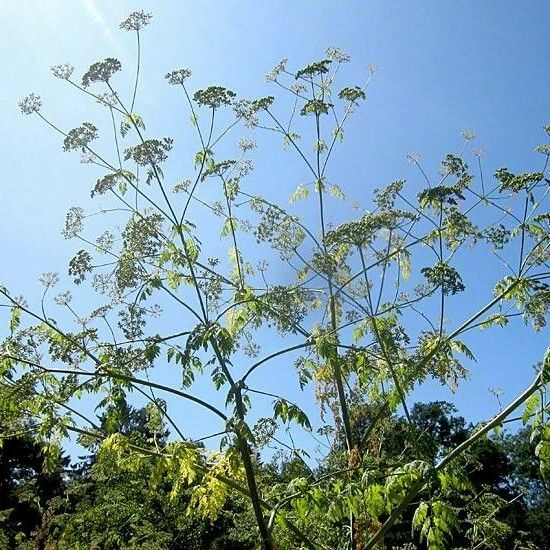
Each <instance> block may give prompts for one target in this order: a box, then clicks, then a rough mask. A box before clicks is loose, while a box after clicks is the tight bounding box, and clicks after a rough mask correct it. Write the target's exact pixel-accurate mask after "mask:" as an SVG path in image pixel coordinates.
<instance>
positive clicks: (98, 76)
mask: <svg viewBox="0 0 550 550" xmlns="http://www.w3.org/2000/svg"><path fill="white" fill-rule="evenodd" d="M121 68H122V65H121V64H120V61H119V60H118V59H115V58H113V57H108V58H107V59H104V60H103V61H98V62H97V63H94V64H93V65H91V66H90V68H89V69H88V70H87V71H86V72H85V73H84V76H83V77H82V86H84V88H87V87H88V86H89V85H90V84H91V83H92V82H109V79H110V78H111V77H112V76H113V75H114V74H115V73H116V72H117V71H120V69H121Z"/></svg>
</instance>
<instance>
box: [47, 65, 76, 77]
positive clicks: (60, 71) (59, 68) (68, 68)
mask: <svg viewBox="0 0 550 550" xmlns="http://www.w3.org/2000/svg"><path fill="white" fill-rule="evenodd" d="M51 71H52V74H53V75H54V76H55V78H60V79H61V80H69V79H70V78H71V76H72V74H73V72H74V67H73V66H72V65H71V64H70V63H63V64H61V65H54V66H53V67H52V68H51Z"/></svg>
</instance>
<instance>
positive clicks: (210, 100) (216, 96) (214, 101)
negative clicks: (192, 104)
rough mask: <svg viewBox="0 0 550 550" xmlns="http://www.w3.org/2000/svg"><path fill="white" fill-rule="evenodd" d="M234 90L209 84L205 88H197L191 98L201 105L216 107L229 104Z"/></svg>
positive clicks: (233, 95)
mask: <svg viewBox="0 0 550 550" xmlns="http://www.w3.org/2000/svg"><path fill="white" fill-rule="evenodd" d="M235 95H236V94H235V92H232V91H231V90H228V89H227V88H222V87H221V86H209V87H208V88H206V89H205V90H198V91H197V92H195V94H194V95H193V99H194V100H195V101H196V102H197V103H198V104H199V105H202V106H203V107H210V108H211V109H217V108H218V107H221V106H222V105H231V102H232V101H233V98H234V97H235Z"/></svg>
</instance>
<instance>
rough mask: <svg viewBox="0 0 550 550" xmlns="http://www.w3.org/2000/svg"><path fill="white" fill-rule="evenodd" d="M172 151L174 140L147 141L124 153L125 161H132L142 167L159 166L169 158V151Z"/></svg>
mask: <svg viewBox="0 0 550 550" xmlns="http://www.w3.org/2000/svg"><path fill="white" fill-rule="evenodd" d="M170 149H172V139H171V138H163V139H161V140H160V139H146V140H145V141H144V142H143V143H140V144H139V145H136V146H135V147H129V148H128V149H126V150H125V151H124V160H130V159H132V160H133V161H134V162H136V163H137V164H139V165H140V166H147V165H149V164H153V165H156V164H159V163H161V162H164V161H165V160H166V159H167V158H168V155H167V153H168V151H170Z"/></svg>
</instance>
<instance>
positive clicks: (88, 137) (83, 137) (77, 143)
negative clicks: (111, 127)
mask: <svg viewBox="0 0 550 550" xmlns="http://www.w3.org/2000/svg"><path fill="white" fill-rule="evenodd" d="M96 138H97V128H96V127H95V126H94V125H93V124H92V123H91V122H83V123H82V124H81V125H80V126H78V127H77V128H73V129H72V130H71V131H70V132H69V133H68V134H67V137H66V138H65V139H64V140H63V151H74V150H76V149H83V150H85V149H86V147H88V144H89V143H90V141H93V140H94V139H96Z"/></svg>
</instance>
